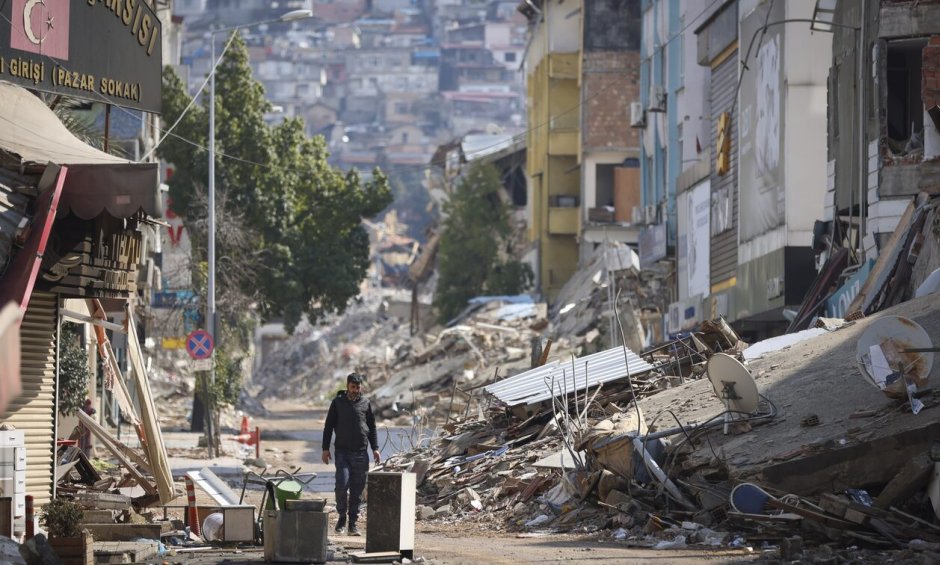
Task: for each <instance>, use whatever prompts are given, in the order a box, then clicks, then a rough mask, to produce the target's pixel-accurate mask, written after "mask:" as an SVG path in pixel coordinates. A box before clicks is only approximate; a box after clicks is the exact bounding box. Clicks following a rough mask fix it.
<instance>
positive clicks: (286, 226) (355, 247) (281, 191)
mask: <svg viewBox="0 0 940 565" xmlns="http://www.w3.org/2000/svg"><path fill="white" fill-rule="evenodd" d="M191 101H192V99H191V97H190V96H189V94H188V93H187V91H186V87H185V85H184V83H183V81H182V80H181V79H180V78H179V76H177V75H176V73H175V72H174V71H173V69H172V68H171V67H169V66H168V67H166V68H165V69H164V73H163V112H164V113H163V118H164V120H165V122H166V123H167V124H173V123H176V122H177V120H179V123H178V124H177V126H176V128H175V130H174V132H173V133H174V135H172V136H169V137H167V139H166V140H165V141H164V143H163V144H162V145H161V146H160V147H159V148H158V153H157V154H158V155H159V156H160V157H161V158H163V159H165V160H166V161H168V162H170V163H172V164H173V166H174V174H173V177H172V178H171V179H170V180H169V181H168V184H169V186H170V197H171V198H172V200H173V206H174V209H175V211H176V212H177V213H178V214H180V215H181V216H182V217H183V222H184V225H185V226H186V229H187V230H188V231H189V233H190V235H191V238H190V239H191V241H192V242H193V258H192V271H193V284H194V286H195V287H196V288H194V289H193V290H194V291H196V292H198V293H199V294H200V295H201V296H206V287H207V284H206V281H207V275H208V264H207V261H206V256H207V249H206V245H205V242H206V241H207V227H208V226H207V222H206V217H207V207H208V205H207V204H208V202H207V198H206V195H207V184H208V177H209V166H208V152H207V149H206V147H207V145H208V129H209V126H208V116H209V110H208V103H209V99H208V97H205V98H203V100H202V105H201V106H200V105H194V106H193V107H192V108H189V109H188V107H189V105H190V102H191ZM270 109H271V105H270V103H269V102H268V101H267V100H266V99H265V96H264V88H263V87H262V85H261V84H260V83H259V82H257V81H256V80H254V79H253V78H252V76H251V66H250V65H249V62H248V51H247V48H246V47H245V43H244V41H242V39H241V37H239V36H238V35H237V34H236V36H235V37H233V38H232V43H231V46H230V47H229V49H228V50H227V51H226V54H225V57H224V59H223V60H222V62H221V63H220V64H219V66H218V68H217V69H216V95H215V114H216V122H215V145H216V162H215V178H216V185H215V188H216V191H215V192H216V223H215V230H214V231H215V235H216V269H215V274H216V277H215V278H216V288H217V298H218V299H217V305H216V306H217V312H218V316H219V319H218V330H219V331H218V334H217V335H216V336H215V343H216V353H215V365H216V370H215V382H214V386H213V387H211V388H210V386H209V383H208V382H207V381H206V379H205V375H203V376H202V377H201V381H200V383H198V387H199V388H198V389H197V390H202V391H203V392H202V399H203V401H204V402H206V404H207V405H208V415H209V417H210V418H212V420H216V419H217V413H215V410H214V406H216V405H217V404H219V403H223V404H231V403H233V402H234V401H235V399H236V398H237V396H238V391H239V390H240V388H241V365H242V363H241V361H242V360H243V358H244V357H245V355H246V353H245V352H246V350H247V347H248V343H249V340H250V338H251V330H252V328H253V326H254V324H255V323H256V320H257V316H259V315H260V316H264V317H266V318H268V319H274V318H281V319H282V320H283V321H284V325H285V327H286V328H287V330H288V331H293V330H294V328H296V326H297V324H298V323H299V322H300V320H301V318H302V316H303V315H304V314H306V315H307V317H308V319H309V320H310V321H311V322H312V323H315V322H317V321H318V320H320V319H322V318H323V317H324V316H325V315H327V314H331V313H341V312H343V311H344V310H345V308H346V305H347V304H348V302H349V301H350V299H352V298H354V297H355V296H356V295H357V294H358V293H359V284H360V283H361V282H362V280H363V279H364V278H365V275H366V270H367V268H368V266H369V236H368V233H367V232H366V230H365V228H364V227H363V225H362V219H363V218H367V217H371V216H374V215H376V214H378V213H379V212H381V211H382V210H383V209H384V208H386V207H387V206H388V205H389V204H390V202H391V191H390V190H389V187H388V181H387V179H386V178H385V176H384V175H383V174H382V173H381V172H380V171H379V170H375V171H373V174H372V176H371V178H370V179H368V180H363V179H361V178H360V176H359V174H358V172H356V171H349V172H343V171H340V170H338V169H334V168H333V167H331V166H330V165H329V164H328V163H327V157H328V153H327V149H326V143H325V141H324V140H323V138H322V137H320V136H317V137H315V138H312V139H311V138H308V137H306V135H305V134H304V127H303V123H302V121H301V120H299V119H287V120H284V121H283V122H282V123H280V124H278V125H276V126H269V125H267V124H266V123H265V121H264V115H265V113H266V112H268V111H269V110H270ZM184 112H185V113H184ZM181 116H182V117H181ZM211 427H212V428H215V429H217V426H211ZM208 439H209V440H210V445H216V444H217V441H216V440H217V436H216V437H213V438H208Z"/></svg>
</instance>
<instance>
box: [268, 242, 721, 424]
mask: <svg viewBox="0 0 940 565" xmlns="http://www.w3.org/2000/svg"><path fill="white" fill-rule="evenodd" d="M664 281H665V278H664V275H660V274H657V273H651V272H643V273H642V276H641V273H640V270H639V259H638V257H637V255H636V253H635V252H634V251H632V250H631V249H630V248H629V247H628V246H626V245H622V244H616V243H612V244H606V245H605V246H602V247H600V248H599V249H598V250H597V251H596V252H595V254H594V255H593V257H592V258H591V259H590V260H589V261H588V262H587V264H586V266H585V268H584V269H582V270H580V271H579V274H577V275H575V276H574V277H573V278H572V280H571V281H569V282H568V283H567V284H566V285H565V287H564V288H563V289H562V291H561V295H560V297H559V300H558V301H557V303H558V304H559V306H557V307H556V308H554V309H553V311H551V312H550V311H549V310H548V307H547V304H545V303H543V302H536V301H534V300H533V299H532V298H531V297H529V296H491V297H478V298H475V299H473V300H471V301H470V303H469V305H468V307H467V308H466V309H465V310H464V312H462V313H461V314H460V315H459V316H457V317H456V318H455V319H454V320H451V321H450V322H449V323H448V324H447V326H446V327H441V326H435V327H433V328H430V329H429V330H428V331H426V332H420V333H418V334H417V335H414V336H412V335H411V333H410V331H409V330H410V327H409V323H408V322H407V321H406V320H405V319H404V318H403V317H401V316H396V315H395V311H396V305H397V306H401V305H403V304H404V303H405V302H406V299H405V298H403V297H402V296H399V295H398V294H401V293H397V294H396V293H395V292H394V291H390V290H387V289H382V290H375V289H373V290H371V291H369V292H367V293H364V294H363V297H362V300H361V301H360V302H359V303H357V304H353V305H351V306H350V308H349V310H348V311H347V313H346V314H344V315H343V316H341V317H337V318H336V319H335V320H331V321H330V322H331V325H329V326H324V327H323V328H322V329H321V328H319V327H312V326H310V325H302V326H301V327H300V328H299V329H298V330H297V332H296V333H295V334H294V335H293V336H291V337H289V338H288V339H286V340H285V341H284V342H283V344H282V345H281V347H280V348H279V349H277V350H276V351H274V352H273V353H272V354H270V355H268V356H267V357H266V358H265V359H264V362H263V364H262V366H261V368H260V370H258V371H257V372H256V373H255V374H254V375H253V376H252V383H251V385H250V386H251V393H252V396H254V397H255V398H257V399H259V400H261V401H264V400H265V399H270V398H285V397H287V396H292V397H296V396H304V397H308V398H309V397H312V398H315V399H318V400H320V401H326V400H329V399H330V398H332V396H333V395H334V394H335V392H336V390H338V389H341V388H342V387H343V383H344V379H345V376H346V374H348V372H350V371H352V370H355V371H358V372H360V373H361V374H363V375H365V376H366V379H367V381H368V387H369V389H370V391H371V392H370V399H371V400H372V401H373V409H374V410H375V411H376V414H377V415H378V416H380V417H381V418H384V419H388V420H392V421H395V422H397V423H399V424H406V425H408V424H410V423H412V421H413V420H414V418H415V417H419V418H421V419H423V420H424V421H425V424H426V425H429V426H433V425H435V424H439V423H440V422H443V421H445V420H446V419H447V417H448V415H449V414H462V413H465V412H467V410H469V409H470V408H471V404H473V402H474V399H476V398H478V395H477V394H476V392H475V391H477V390H478V389H479V388H480V386H481V384H480V383H486V382H491V381H493V380H496V379H500V378H505V377H506V376H511V375H513V374H515V373H517V372H519V371H521V370H524V369H528V368H530V367H532V366H533V365H535V364H537V363H538V361H539V360H540V359H547V358H548V356H554V357H564V356H566V355H568V354H571V353H590V352H594V351H598V350H600V349H601V348H603V347H605V346H606V344H608V343H611V338H610V331H611V330H610V327H611V324H610V322H611V315H610V311H611V306H612V302H611V301H616V303H617V305H618V307H617V308H616V309H615V310H616V311H617V312H618V313H617V318H618V319H617V320H616V324H617V327H618V329H615V331H614V334H615V335H614V339H613V343H619V342H620V341H621V337H623V338H625V339H626V340H627V345H628V347H630V348H631V349H632V350H635V351H639V350H640V349H642V348H643V345H644V343H645V342H646V341H647V340H648V338H647V337H645V335H646V332H645V330H644V329H643V324H642V323H641V318H642V316H643V308H641V307H640V306H639V304H641V303H642V304H648V303H658V302H661V301H659V300H658V299H657V298H656V297H658V296H660V294H662V293H664V292H665V291H666V289H667V286H668V285H667V284H665V282H664ZM425 302H429V300H426V299H425V300H422V301H419V304H420V306H421V308H426V305H425ZM663 303H664V302H663ZM634 305H636V306H634ZM400 309H401V308H398V310H400ZM619 325H622V326H623V331H622V332H621V331H620V329H619ZM703 333H704V334H705V335H706V336H707V335H711V334H713V333H714V332H713V329H711V328H706V329H705V330H704V332H703ZM734 339H736V337H735V338H734ZM686 345H688V346H690V347H692V348H694V349H695V350H696V351H699V352H701V351H704V349H706V348H708V347H710V348H711V349H712V350H715V351H724V350H726V349H729V348H733V347H735V346H736V343H723V344H721V345H720V346H719V345H718V344H716V343H715V342H714V340H713V341H712V342H708V339H707V338H706V343H705V344H704V345H703V344H701V343H699V344H695V343H692V342H691V341H689V340H688V338H687V340H686V342H684V345H683V346H679V345H676V346H675V347H674V348H675V349H676V350H677V351H679V350H681V351H682V352H683V353H688V352H689V350H688V347H686ZM675 353H676V352H669V351H656V352H654V353H652V355H653V356H656V357H657V358H658V361H662V360H663V359H671V358H672V357H673V356H674V355H675ZM693 357H694V358H695V359H697V361H696V362H699V363H700V362H702V361H703V360H704V357H702V356H701V355H698V356H697V357H696V356H694V355H693ZM658 361H657V362H658ZM542 362H544V360H543V361H542ZM651 362H653V361H651ZM683 363H685V362H683ZM680 365H682V363H679V364H678V365H677V366H676V367H674V368H673V369H670V370H674V371H676V372H675V374H673V373H670V374H668V375H666V376H669V377H683V378H684V377H688V376H690V375H691V373H688V371H687V372H686V374H681V367H680ZM686 369H688V367H686ZM699 369H701V368H699ZM666 372H668V371H666ZM696 374H701V371H700V370H699V372H698V373H696ZM674 380H675V379H674ZM680 380H681V379H680ZM664 382H665V381H664ZM656 386H664V385H663V384H662V383H659V384H657V385H656ZM298 392H299V393H300V395H298V394H297V393H298Z"/></svg>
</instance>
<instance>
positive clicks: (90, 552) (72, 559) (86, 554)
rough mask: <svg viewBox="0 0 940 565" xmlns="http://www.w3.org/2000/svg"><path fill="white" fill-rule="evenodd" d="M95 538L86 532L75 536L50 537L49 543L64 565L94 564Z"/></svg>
mask: <svg viewBox="0 0 940 565" xmlns="http://www.w3.org/2000/svg"><path fill="white" fill-rule="evenodd" d="M92 542H93V539H92V536H91V534H90V533H88V532H85V533H83V534H82V535H80V536H77V537H73V538H49V545H50V546H52V549H53V550H54V551H55V554H56V555H58V556H59V560H60V561H61V562H62V565H94V564H95V555H94V547H93V543H92Z"/></svg>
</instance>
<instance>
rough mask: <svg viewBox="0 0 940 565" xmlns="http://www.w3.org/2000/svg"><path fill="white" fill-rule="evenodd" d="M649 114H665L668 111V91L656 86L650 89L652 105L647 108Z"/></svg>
mask: <svg viewBox="0 0 940 565" xmlns="http://www.w3.org/2000/svg"><path fill="white" fill-rule="evenodd" d="M646 111H647V112H665V111H666V89H665V88H663V87H661V86H654V87H653V88H652V89H650V103H649V106H647V107H646Z"/></svg>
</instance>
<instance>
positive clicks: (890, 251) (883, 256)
mask: <svg viewBox="0 0 940 565" xmlns="http://www.w3.org/2000/svg"><path fill="white" fill-rule="evenodd" d="M922 199H926V195H923V194H921V195H918V196H917V198H915V199H913V200H911V203H910V204H908V205H907V208H906V209H905V210H904V214H903V215H902V216H901V219H900V221H898V227H897V228H896V229H895V230H894V233H892V234H891V238H890V239H888V242H887V243H886V244H885V245H884V247H882V248H881V250H880V251H879V253H878V260H877V261H875V264H874V265H873V266H872V268H871V272H870V273H869V275H868V278H867V279H866V280H865V284H863V285H862V288H861V290H859V291H858V294H856V295H855V299H854V300H852V303H851V304H849V307H848V308H846V310H845V318H846V319H850V316H853V315H858V314H866V313H867V312H866V309H867V308H868V306H869V305H870V304H871V303H872V301H873V300H874V299H875V297H877V295H878V294H879V292H880V291H881V289H882V288H883V287H884V285H885V284H886V283H887V282H888V277H889V276H890V275H891V272H892V271H894V267H895V265H897V262H898V259H899V258H900V253H901V248H902V247H903V246H904V242H905V241H906V240H907V233H908V230H909V229H910V227H911V223H912V222H913V220H914V212H915V211H916V209H917V207H918V206H919V205H920V204H921V201H922Z"/></svg>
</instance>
